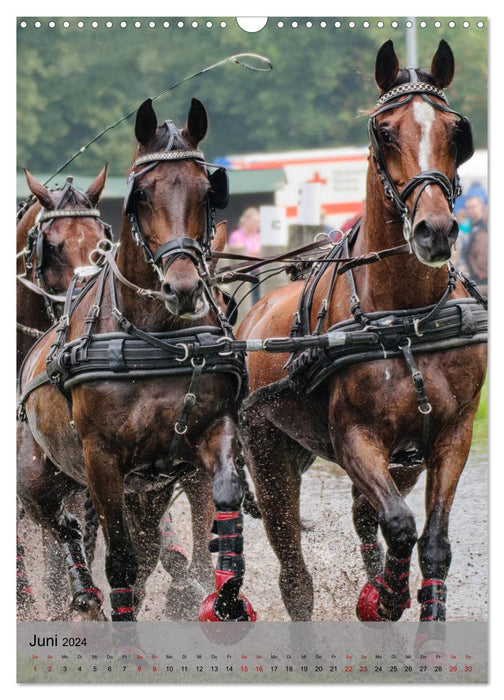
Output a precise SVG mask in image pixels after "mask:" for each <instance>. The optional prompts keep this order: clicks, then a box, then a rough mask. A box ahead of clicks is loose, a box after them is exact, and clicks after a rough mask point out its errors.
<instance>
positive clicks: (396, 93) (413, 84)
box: [368, 69, 474, 252]
mask: <svg viewBox="0 0 504 700" xmlns="http://www.w3.org/2000/svg"><path fill="white" fill-rule="evenodd" d="M408 72H409V81H408V82H406V83H402V84H400V85H397V86H395V87H393V88H392V89H390V90H388V91H387V92H386V93H384V94H383V95H382V96H381V97H380V99H379V100H378V102H377V103H376V106H375V109H374V111H373V113H372V114H371V115H370V117H369V121H368V133H369V139H370V143H371V147H372V151H373V159H374V161H375V164H376V169H377V172H378V175H379V177H380V180H381V182H382V185H383V188H384V191H385V195H386V197H387V198H388V199H390V200H391V201H392V202H393V204H394V205H395V208H396V209H397V211H398V213H399V215H400V217H401V220H402V224H403V234H404V238H405V239H406V241H407V243H408V246H409V250H410V252H412V237H413V231H412V223H413V219H414V216H415V212H416V209H417V206H418V202H419V200H420V197H421V195H422V193H423V191H424V190H425V188H426V187H428V186H429V185H436V186H438V187H440V188H441V190H442V192H443V194H444V196H445V198H446V200H447V201H448V204H449V207H450V211H453V209H454V206H455V200H456V199H457V197H458V196H459V195H460V194H461V192H462V190H461V188H460V180H459V176H458V171H456V173H455V178H454V179H453V181H452V180H450V179H449V178H448V177H447V176H446V175H445V174H444V173H442V172H440V171H439V170H424V171H422V172H420V173H419V174H418V175H415V176H414V177H413V178H412V179H411V180H410V181H409V182H408V183H406V185H405V186H404V187H403V189H402V191H401V192H399V191H398V189H397V187H396V185H395V183H394V182H393V180H392V178H391V176H390V173H389V171H388V168H387V165H386V162H385V158H384V155H383V152H382V149H381V148H380V143H379V137H378V124H377V122H376V117H377V116H378V115H379V114H382V113H383V112H386V111H389V110H392V109H395V108H398V107H403V106H404V105H407V104H409V103H410V102H411V101H412V99H413V98H414V96H415V95H420V97H422V99H423V100H424V101H425V102H427V103H428V104H430V105H431V106H432V107H434V108H435V109H437V110H439V111H442V112H447V113H449V114H454V115H455V116H457V117H458V118H459V129H458V133H459V134H460V137H459V139H458V142H457V158H456V167H457V168H458V166H459V165H460V164H461V163H463V162H465V161H466V160H468V159H469V158H470V157H471V156H472V154H473V152H474V146H473V139H472V131H471V125H470V122H469V120H468V119H467V117H464V116H462V115H461V114H460V113H459V112H456V111H455V110H453V109H450V107H449V105H448V100H447V99H446V96H445V94H444V92H443V91H442V90H441V89H440V88H438V87H436V86H435V85H431V84H429V83H426V82H424V81H421V80H419V78H418V75H417V73H416V71H415V70H414V69H408ZM431 95H433V96H435V97H437V98H438V99H439V100H442V102H443V103H444V104H442V103H440V102H437V101H434V100H433V99H432V98H431ZM417 188H419V190H418V192H417V195H416V197H415V200H414V202H413V206H412V208H411V210H410V209H408V206H407V205H406V200H407V199H408V197H409V196H410V195H411V194H412V193H413V191H414V190H416V189H417Z"/></svg>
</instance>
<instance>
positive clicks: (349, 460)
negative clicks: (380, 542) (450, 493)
mask: <svg viewBox="0 0 504 700" xmlns="http://www.w3.org/2000/svg"><path fill="white" fill-rule="evenodd" d="M341 446H342V451H341V460H342V461H341V464H342V466H343V468H344V469H345V470H346V471H347V473H348V474H349V476H350V478H351V479H352V482H353V484H354V486H355V488H356V489H358V491H359V492H360V493H361V494H362V495H363V496H365V498H367V500H368V501H369V502H370V503H371V505H372V506H373V508H374V509H375V511H376V513H377V516H378V522H379V524H380V527H381V531H382V534H383V536H384V538H385V542H386V544H387V553H386V557H385V564H384V568H383V572H382V574H381V575H380V576H377V577H376V578H375V580H374V581H373V582H368V583H366V585H365V586H364V588H363V589H362V591H361V594H360V596H359V601H358V603H357V616H358V618H359V619H360V620H362V621H369V622H379V621H382V620H393V621H396V620H398V619H399V618H400V617H401V615H402V614H403V612H404V610H405V608H408V607H410V605H411V599H410V593H409V569H410V562H411V551H412V549H413V547H414V545H415V542H416V540H417V533H416V527H415V519H414V517H413V513H412V512H411V510H410V509H409V508H408V506H407V505H406V503H405V502H404V501H403V499H402V497H401V495H400V493H399V490H398V488H397V486H396V484H395V482H394V479H393V478H392V476H391V474H390V472H389V469H388V457H387V453H386V450H385V448H384V446H383V445H381V444H380V441H379V438H378V437H377V435H376V434H375V433H374V432H372V431H369V430H367V429H366V428H364V427H359V428H356V427H353V428H351V429H349V430H347V432H346V434H345V435H344V436H343V441H342V443H341Z"/></svg>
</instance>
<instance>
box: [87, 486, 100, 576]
mask: <svg viewBox="0 0 504 700" xmlns="http://www.w3.org/2000/svg"><path fill="white" fill-rule="evenodd" d="M84 524H85V526H84V550H85V552H86V559H87V563H88V566H89V568H91V564H92V563H93V559H94V555H95V549H96V538H97V535H98V527H99V521H98V514H97V512H96V510H95V508H94V505H93V501H92V499H91V494H90V493H89V491H88V490H87V489H86V500H85V502H84Z"/></svg>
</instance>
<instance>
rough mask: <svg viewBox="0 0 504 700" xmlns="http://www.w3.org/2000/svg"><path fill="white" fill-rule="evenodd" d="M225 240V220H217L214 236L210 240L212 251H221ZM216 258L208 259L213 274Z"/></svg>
mask: <svg viewBox="0 0 504 700" xmlns="http://www.w3.org/2000/svg"><path fill="white" fill-rule="evenodd" d="M226 242H227V221H219V223H218V224H217V226H216V227H215V236H214V239H213V241H212V253H222V251H223V250H224V248H225V247H226ZM218 262H219V261H218V258H213V259H212V260H211V261H210V266H209V267H210V272H211V273H212V274H213V272H214V271H215V266H216V265H217V263H218Z"/></svg>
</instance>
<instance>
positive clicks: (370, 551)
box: [352, 486, 385, 582]
mask: <svg viewBox="0 0 504 700" xmlns="http://www.w3.org/2000/svg"><path fill="white" fill-rule="evenodd" d="M352 499H353V500H352V520H353V525H354V529H355V532H356V533H357V535H358V537H359V539H360V542H361V545H360V551H361V556H362V561H363V562H364V568H365V570H366V576H367V579H368V581H370V582H371V581H374V579H375V578H376V577H377V576H379V574H381V572H382V571H383V565H384V561H385V560H384V552H383V547H382V545H381V544H380V542H379V541H378V527H379V523H378V517H377V515H376V511H375V509H374V508H373V506H372V505H371V503H370V502H369V501H368V500H367V498H366V497H365V496H363V495H362V494H361V493H360V492H359V491H358V490H357V489H356V488H355V486H352Z"/></svg>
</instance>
